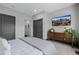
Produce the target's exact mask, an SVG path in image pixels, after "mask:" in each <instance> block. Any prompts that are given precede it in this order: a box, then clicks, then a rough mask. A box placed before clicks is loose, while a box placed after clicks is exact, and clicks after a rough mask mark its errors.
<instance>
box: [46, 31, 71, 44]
mask: <svg viewBox="0 0 79 59" xmlns="http://www.w3.org/2000/svg"><path fill="white" fill-rule="evenodd" d="M48 39H49V40H58V41H63V42H68V43H72V35H71V34H67V35H65V34H64V33H62V32H48Z"/></svg>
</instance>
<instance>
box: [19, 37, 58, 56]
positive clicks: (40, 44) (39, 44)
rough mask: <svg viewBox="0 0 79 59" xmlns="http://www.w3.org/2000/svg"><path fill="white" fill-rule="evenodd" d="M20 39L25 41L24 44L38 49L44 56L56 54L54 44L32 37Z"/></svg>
mask: <svg viewBox="0 0 79 59" xmlns="http://www.w3.org/2000/svg"><path fill="white" fill-rule="evenodd" d="M20 39H21V40H23V41H25V42H26V43H29V44H30V45H32V46H34V47H36V48H38V49H39V50H41V51H42V52H43V54H45V55H56V54H58V52H57V50H56V48H55V46H54V44H53V43H52V42H50V41H47V40H42V39H39V38H34V37H24V38H20Z"/></svg>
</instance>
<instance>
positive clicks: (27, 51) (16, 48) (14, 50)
mask: <svg viewBox="0 0 79 59" xmlns="http://www.w3.org/2000/svg"><path fill="white" fill-rule="evenodd" d="M9 44H10V45H11V54H12V55H42V54H43V53H42V52H41V51H40V50H38V49H36V48H34V47H32V46H30V45H29V44H27V43H25V42H24V41H22V40H20V39H15V40H11V41H9Z"/></svg>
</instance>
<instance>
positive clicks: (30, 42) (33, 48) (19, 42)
mask: <svg viewBox="0 0 79 59" xmlns="http://www.w3.org/2000/svg"><path fill="white" fill-rule="evenodd" d="M8 43H9V45H10V48H9V49H8V50H7V51H9V53H8V52H7V53H6V54H10V55H56V54H58V52H57V50H56V48H55V46H54V44H53V43H52V42H50V41H47V40H42V39H39V38H35V37H23V38H19V39H15V40H10V41H8Z"/></svg>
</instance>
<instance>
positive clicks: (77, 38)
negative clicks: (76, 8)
mask: <svg viewBox="0 0 79 59" xmlns="http://www.w3.org/2000/svg"><path fill="white" fill-rule="evenodd" d="M64 29H65V30H64V34H65V37H66V38H69V37H70V36H71V37H72V46H73V44H76V43H78V41H79V33H77V32H76V31H75V30H74V29H72V28H64Z"/></svg>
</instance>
